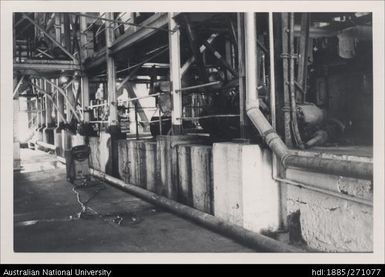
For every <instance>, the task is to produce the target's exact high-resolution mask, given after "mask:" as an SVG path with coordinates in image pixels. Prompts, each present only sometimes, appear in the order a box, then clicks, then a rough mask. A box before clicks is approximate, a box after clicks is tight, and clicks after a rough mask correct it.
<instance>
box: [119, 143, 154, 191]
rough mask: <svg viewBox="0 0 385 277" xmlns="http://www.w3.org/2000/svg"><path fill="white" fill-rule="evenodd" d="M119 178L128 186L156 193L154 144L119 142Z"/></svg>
mask: <svg viewBox="0 0 385 277" xmlns="http://www.w3.org/2000/svg"><path fill="white" fill-rule="evenodd" d="M117 147H118V168H119V177H120V178H121V179H122V180H124V181H125V182H127V183H129V184H133V185H136V186H140V187H142V188H145V189H147V190H149V191H154V192H155V191H157V190H158V188H157V187H158V184H159V182H157V178H158V177H157V174H158V173H157V170H156V169H157V166H156V163H157V159H156V155H157V154H156V142H155V141H152V140H135V139H130V140H119V141H117Z"/></svg>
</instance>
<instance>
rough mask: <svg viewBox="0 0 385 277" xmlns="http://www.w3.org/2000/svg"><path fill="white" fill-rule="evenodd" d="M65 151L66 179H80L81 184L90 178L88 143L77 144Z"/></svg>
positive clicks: (72, 180)
mask: <svg viewBox="0 0 385 277" xmlns="http://www.w3.org/2000/svg"><path fill="white" fill-rule="evenodd" d="M68 152H69V153H66V169H67V180H68V181H70V182H71V183H75V181H81V182H82V184H83V183H85V182H86V181H89V180H90V179H91V175H90V166H89V155H90V152H91V149H90V147H89V146H88V145H77V146H74V147H72V149H71V150H70V151H68Z"/></svg>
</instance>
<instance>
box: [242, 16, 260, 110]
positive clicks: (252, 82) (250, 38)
mask: <svg viewBox="0 0 385 277" xmlns="http://www.w3.org/2000/svg"><path fill="white" fill-rule="evenodd" d="M245 40H246V47H245V48H246V49H245V54H246V91H247V95H246V98H248V100H247V102H246V103H247V104H248V105H249V106H252V107H254V106H255V107H259V101H258V93H257V76H258V71H257V24H256V21H255V13H253V12H248V13H245ZM249 106H246V110H249V109H250V108H252V107H249Z"/></svg>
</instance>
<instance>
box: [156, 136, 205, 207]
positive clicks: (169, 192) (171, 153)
mask: <svg viewBox="0 0 385 277" xmlns="http://www.w3.org/2000/svg"><path fill="white" fill-rule="evenodd" d="M197 143H199V144H204V143H207V138H206V137H201V136H158V137H157V161H158V163H157V167H158V172H159V182H160V186H161V189H160V194H161V195H164V196H166V197H168V198H170V199H173V200H178V199H180V195H181V194H180V193H179V190H180V188H179V169H178V147H179V146H180V145H186V144H197Z"/></svg>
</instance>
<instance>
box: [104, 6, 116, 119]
mask: <svg viewBox="0 0 385 277" xmlns="http://www.w3.org/2000/svg"><path fill="white" fill-rule="evenodd" d="M105 16H106V19H110V20H113V19H114V16H113V13H111V12H109V13H106V14H105ZM105 26H106V31H105V33H106V56H107V88H108V106H109V108H110V115H109V117H108V123H109V125H115V126H116V125H118V111H117V103H116V81H115V78H116V72H115V61H114V57H113V56H112V55H111V52H110V47H111V46H112V42H113V40H114V24H113V23H111V22H107V21H106V22H105Z"/></svg>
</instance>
